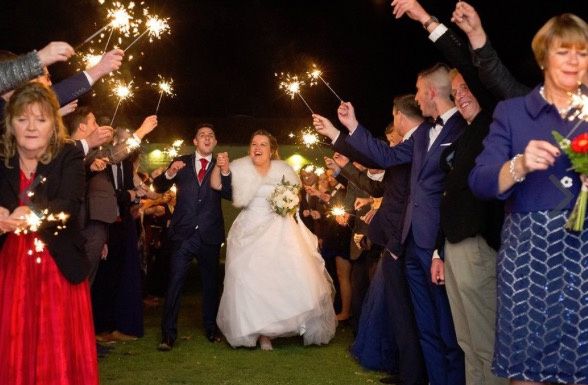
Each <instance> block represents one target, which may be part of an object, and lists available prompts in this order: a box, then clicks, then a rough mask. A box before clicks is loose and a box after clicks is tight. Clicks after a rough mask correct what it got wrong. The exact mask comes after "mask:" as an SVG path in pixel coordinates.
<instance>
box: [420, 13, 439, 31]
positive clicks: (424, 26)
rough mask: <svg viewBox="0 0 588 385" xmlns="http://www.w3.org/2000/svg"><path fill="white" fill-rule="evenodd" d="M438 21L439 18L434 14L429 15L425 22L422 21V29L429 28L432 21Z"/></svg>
mask: <svg viewBox="0 0 588 385" xmlns="http://www.w3.org/2000/svg"><path fill="white" fill-rule="evenodd" d="M438 22H439V19H437V18H436V17H435V16H431V17H429V18H428V19H427V21H425V22H424V23H423V28H424V29H427V28H429V26H430V25H431V24H433V23H438ZM427 31H428V29H427Z"/></svg>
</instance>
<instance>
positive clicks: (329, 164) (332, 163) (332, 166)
mask: <svg viewBox="0 0 588 385" xmlns="http://www.w3.org/2000/svg"><path fill="white" fill-rule="evenodd" d="M324 159H325V165H326V166H327V168H328V169H329V170H331V171H333V172H334V173H335V174H338V173H339V172H341V168H340V167H339V166H338V165H337V163H335V161H334V160H333V159H332V158H329V157H328V156H325V157H324Z"/></svg>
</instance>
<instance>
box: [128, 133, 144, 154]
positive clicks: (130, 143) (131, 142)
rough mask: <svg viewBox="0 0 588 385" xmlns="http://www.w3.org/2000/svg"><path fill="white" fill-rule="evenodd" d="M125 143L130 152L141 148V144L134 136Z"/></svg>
mask: <svg viewBox="0 0 588 385" xmlns="http://www.w3.org/2000/svg"><path fill="white" fill-rule="evenodd" d="M125 143H126V145H127V148H128V149H129V152H131V151H132V150H135V149H137V148H139V147H141V142H140V141H138V140H137V139H135V137H134V136H131V137H130V138H128V139H127V140H126V142H125Z"/></svg>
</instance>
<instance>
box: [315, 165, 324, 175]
mask: <svg viewBox="0 0 588 385" xmlns="http://www.w3.org/2000/svg"><path fill="white" fill-rule="evenodd" d="M314 173H315V174H316V176H321V175H323V174H324V173H325V168H324V167H317V168H315V169H314Z"/></svg>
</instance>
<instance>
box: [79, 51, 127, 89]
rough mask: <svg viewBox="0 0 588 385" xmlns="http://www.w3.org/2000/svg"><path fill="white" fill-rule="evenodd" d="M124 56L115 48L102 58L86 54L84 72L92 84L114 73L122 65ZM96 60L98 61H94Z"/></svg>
mask: <svg viewBox="0 0 588 385" xmlns="http://www.w3.org/2000/svg"><path fill="white" fill-rule="evenodd" d="M124 55H125V53H124V51H123V50H122V49H118V48H115V49H113V50H111V51H109V52H107V53H105V54H104V55H102V56H99V55H92V54H88V55H86V56H84V59H85V60H86V63H87V67H86V68H87V70H86V72H87V73H88V75H90V77H91V78H92V80H93V81H94V82H97V81H98V80H99V79H100V78H102V77H103V76H105V75H108V74H109V73H111V72H113V71H116V70H118V69H119V68H120V66H121V64H122V59H123V56H124ZM97 58H99V59H98V61H96V60H97Z"/></svg>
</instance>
